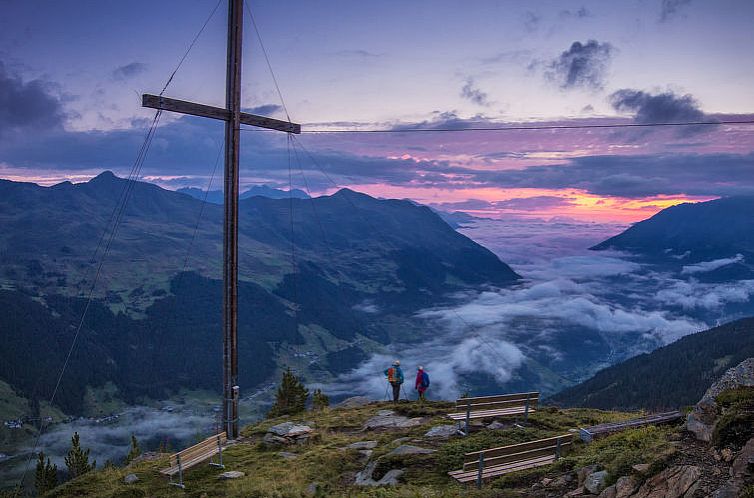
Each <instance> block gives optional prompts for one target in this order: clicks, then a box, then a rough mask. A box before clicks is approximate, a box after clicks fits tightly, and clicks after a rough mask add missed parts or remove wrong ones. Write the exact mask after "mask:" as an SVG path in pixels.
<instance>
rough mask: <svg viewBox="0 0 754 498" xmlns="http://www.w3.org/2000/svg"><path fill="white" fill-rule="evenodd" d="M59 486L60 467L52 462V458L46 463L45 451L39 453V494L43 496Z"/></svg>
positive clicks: (37, 481)
mask: <svg viewBox="0 0 754 498" xmlns="http://www.w3.org/2000/svg"><path fill="white" fill-rule="evenodd" d="M57 485H58V466H57V465H53V463H52V462H50V458H49V457H48V458H47V461H45V453H44V451H40V452H39V456H38V459H37V479H36V488H37V494H38V495H40V496H41V495H43V494H45V493H47V492H48V491H50V490H51V489H53V488H55V487H56V486H57Z"/></svg>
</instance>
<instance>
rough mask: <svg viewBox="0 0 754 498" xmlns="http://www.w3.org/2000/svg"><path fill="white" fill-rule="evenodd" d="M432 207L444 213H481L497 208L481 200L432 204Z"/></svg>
mask: <svg viewBox="0 0 754 498" xmlns="http://www.w3.org/2000/svg"><path fill="white" fill-rule="evenodd" d="M432 206H433V207H436V208H438V209H442V210H444V211H458V210H461V211H464V210H471V211H479V210H482V209H491V208H493V207H495V204H494V203H492V202H488V201H483V200H481V199H469V200H466V201H460V202H442V203H437V204H432Z"/></svg>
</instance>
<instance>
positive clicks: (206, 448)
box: [170, 432, 228, 467]
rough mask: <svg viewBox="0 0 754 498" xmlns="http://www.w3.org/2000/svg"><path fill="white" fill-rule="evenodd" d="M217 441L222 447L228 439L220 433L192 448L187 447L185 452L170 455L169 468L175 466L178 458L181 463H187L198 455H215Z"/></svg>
mask: <svg viewBox="0 0 754 498" xmlns="http://www.w3.org/2000/svg"><path fill="white" fill-rule="evenodd" d="M218 439H219V444H220V446H224V445H225V443H226V442H227V441H228V437H227V435H226V434H225V432H221V433H220V434H215V435H214V436H210V437H208V438H207V439H205V440H204V441H202V442H200V443H197V444H195V445H194V446H189V447H188V448H186V449H185V450H181V451H179V452H178V453H175V454H173V455H170V466H171V467H175V466H177V465H178V458H179V457H180V459H181V462H188V461H190V460H192V459H194V458H196V457H198V456H199V455H204V454H209V453H212V454H214V453H216V452H217V451H218Z"/></svg>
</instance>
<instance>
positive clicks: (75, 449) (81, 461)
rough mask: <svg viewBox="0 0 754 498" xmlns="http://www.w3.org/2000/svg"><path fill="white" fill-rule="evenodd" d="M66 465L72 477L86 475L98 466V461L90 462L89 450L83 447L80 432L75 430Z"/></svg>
mask: <svg viewBox="0 0 754 498" xmlns="http://www.w3.org/2000/svg"><path fill="white" fill-rule="evenodd" d="M65 465H66V467H68V475H69V476H70V477H71V479H75V478H76V477H78V476H81V475H84V474H86V473H87V472H89V471H90V470H94V469H95V468H96V467H97V462H96V461H93V462H92V463H89V450H88V449H87V450H86V451H84V450H82V449H81V444H80V442H79V433H78V432H74V433H73V437H71V449H70V450H68V455H67V456H66V457H65Z"/></svg>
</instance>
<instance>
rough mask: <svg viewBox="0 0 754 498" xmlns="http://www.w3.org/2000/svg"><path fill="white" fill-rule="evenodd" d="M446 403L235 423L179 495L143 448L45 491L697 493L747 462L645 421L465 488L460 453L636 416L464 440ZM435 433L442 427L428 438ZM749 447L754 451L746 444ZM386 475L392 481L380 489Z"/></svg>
mask: <svg viewBox="0 0 754 498" xmlns="http://www.w3.org/2000/svg"><path fill="white" fill-rule="evenodd" d="M450 406H451V404H450V403H447V402H429V403H425V404H416V403H400V404H398V405H394V404H389V403H374V402H372V403H369V404H366V405H361V404H358V405H357V406H351V407H348V408H334V409H327V408H326V409H324V410H320V411H310V412H306V413H305V414H301V415H300V416H298V417H293V418H289V417H284V418H277V419H272V420H267V421H264V422H262V423H259V424H256V425H253V426H249V427H246V428H245V429H243V430H242V437H241V439H240V440H239V441H238V442H237V444H234V445H232V446H229V447H228V448H227V449H226V450H225V451H224V452H223V462H224V464H225V469H223V470H221V469H217V468H213V467H210V466H209V465H207V464H206V463H205V464H200V465H198V466H197V467H194V468H193V469H190V470H188V471H187V472H186V474H185V476H184V482H185V485H186V489H185V491H184V490H180V489H177V488H175V487H172V486H170V485H168V483H167V479H166V478H165V477H163V476H161V475H160V474H159V473H158V472H159V470H160V469H162V468H164V467H165V466H166V463H167V456H168V455H167V454H165V453H147V454H145V455H144V456H142V457H140V458H139V459H137V460H136V461H135V462H134V463H132V464H130V465H128V466H125V467H112V468H109V469H103V470H98V471H96V472H90V473H88V474H85V475H84V476H82V477H79V478H77V479H74V480H72V481H69V482H67V483H65V484H63V485H61V486H59V487H58V488H56V489H54V490H53V491H51V492H50V493H48V494H46V495H45V496H48V497H58V498H65V497H73V496H97V497H101V498H116V497H126V496H128V497H146V496H150V497H171V496H186V495H188V496H196V497H207V498H209V497H220V496H245V497H259V498H262V497H264V498H273V497H274V498H294V497H295V498H298V497H304V496H317V497H325V496H327V497H352V496H359V497H380V498H398V497H404V498H410V497H411V498H413V497H418V496H422V497H438V498H450V497H458V496H470V497H479V498H483V497H484V498H492V497H497V498H499V497H503V498H504V497H511V498H512V497H530V498H550V497H561V496H568V497H589V496H592V497H594V496H597V494H598V493H599V492H600V490H602V489H603V488H605V486H610V487H609V488H608V489H607V490H606V491H605V493H608V494H601V495H600V496H603V497H606V496H608V497H609V496H616V494H615V493H616V491H617V490H620V491H621V492H622V493H623V494H620V495H618V496H621V497H628V496H631V497H632V498H650V497H656V498H671V497H673V498H679V497H681V496H685V497H688V498H703V497H707V496H711V495H712V494H713V492H715V491H716V490H719V489H721V488H723V487H724V486H726V484H727V483H729V481H728V479H730V477H729V472H731V470H730V469H731V467H735V468H737V467H736V466H737V465H738V463H733V465H731V463H729V462H730V461H731V460H733V458H736V462H739V461H742V459H745V458H747V455H746V454H745V452H746V450H744V451H742V450H741V444H740V443H733V445H732V446H730V447H729V446H725V447H724V448H723V447H722V444H721V445H720V447H714V448H709V447H708V446H707V445H706V444H705V443H700V442H698V441H696V440H695V439H694V438H693V437H691V436H690V435H689V434H688V433H685V432H684V431H683V424H682V423H681V424H678V425H665V426H657V427H654V426H649V427H644V428H639V429H633V430H627V431H624V432H619V433H615V434H612V435H609V436H607V437H604V438H602V439H598V440H596V441H595V442H593V443H591V444H589V445H585V444H584V443H582V442H581V441H580V440H578V439H577V440H576V442H575V443H574V446H573V448H572V450H570V451H568V452H567V453H565V455H564V457H563V458H561V459H560V460H559V461H558V462H557V463H556V464H554V465H545V466H540V467H537V468H533V469H529V470H524V471H519V472H515V473H512V474H509V475H507V476H503V477H499V478H496V479H493V480H491V481H490V482H487V483H485V485H484V487H483V488H482V489H481V490H476V489H475V488H474V487H473V484H472V485H467V486H464V485H461V484H458V483H457V482H455V481H454V480H453V479H451V478H450V477H449V476H448V475H447V472H448V471H451V470H456V469H459V468H460V467H461V466H462V465H463V462H464V461H468V460H469V459H468V458H467V457H464V454H465V453H467V452H471V451H478V450H481V449H487V448H495V447H500V446H504V445H508V444H516V443H522V442H527V441H532V440H536V439H539V438H543V437H549V436H553V435H559V434H564V433H567V432H568V431H569V430H575V429H576V428H578V427H584V426H588V425H592V424H595V423H601V422H607V421H619V420H625V419H628V418H632V417H635V416H636V415H637V414H635V413H621V412H604V411H599V410H590V409H567V410H559V409H555V408H544V409H542V410H540V411H538V412H536V413H535V414H533V415H532V416H531V417H530V419H529V423H527V424H525V425H524V426H516V425H514V423H513V422H514V421H513V420H511V419H510V418H509V419H501V420H497V421H493V422H490V421H489V420H488V421H486V422H485V423H477V424H475V426H474V430H473V431H472V433H471V434H470V435H469V436H467V437H461V436H459V435H457V434H449V433H448V431H442V430H441V429H439V428H444V429H448V428H449V427H450V429H451V431H452V428H453V426H448V425H447V424H448V421H447V419H445V418H444V414H445V413H447V410H448V409H449V408H450ZM388 419H390V421H391V422H398V421H399V420H400V421H401V423H402V424H404V426H403V427H401V426H395V425H382V426H380V424H387V422H388ZM285 422H288V423H290V422H294V423H296V424H305V425H306V426H307V429H311V430H312V431H313V432H303V430H302V429H301V428H300V426H299V428H297V430H298V431H300V432H299V433H301V432H303V433H304V434H306V436H303V437H298V439H297V440H296V441H295V442H294V440H292V439H286V438H283V437H279V436H274V435H273V433H272V432H270V430H271V428H272V427H273V426H277V428H276V431H281V430H282V432H283V433H284V432H285V431H286V430H288V429H290V426H289V427H288V429H286V428H285V426H282V425H279V424H283V423H285ZM431 430H432V432H430V431H431ZM438 432H439V433H443V432H444V435H441V436H438V435H437V433H438ZM279 433H280V432H279ZM744 441H745V439H744ZM749 445H750V446H751V449H752V450H754V440H752V441H751V442H750V444H749ZM747 448H748V446H747ZM721 452H722V453H723V454H725V453H724V452H728V454H729V455H730V458H729V459H728V460H727V461H724V460H722V458H721V457H720V455H721ZM124 453H125V450H124ZM713 454H716V455H718V456H717V457H713ZM224 471H233V472H236V473H237V474H236V477H234V478H232V479H219V478H218V477H219V476H220V474H221V473H222V472H224ZM744 474H745V472H744ZM126 476H130V478H129V481H131V482H130V483H127V482H126V481H125V478H126ZM745 479H748V482H747V481H746V480H742V481H741V484H740V486H741V487H745V486H749V488H748V491H747V492H751V491H754V488H752V487H751V486H750V485H751V484H752V483H754V479H751V478H750V477H745ZM375 481H379V482H380V483H381V484H382V485H381V486H378V485H376V483H375ZM387 481H390V482H391V484H389V485H386V482H387ZM587 481H588V482H589V487H592V488H593V489H595V490H596V492H595V493H594V494H592V493H590V491H588V490H587V489H585V485H586V483H587ZM679 491H680V492H679ZM610 493H613V494H610ZM674 493H675V494H674ZM720 496H729V495H720ZM730 496H735V495H730ZM746 496H750V495H746Z"/></svg>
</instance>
